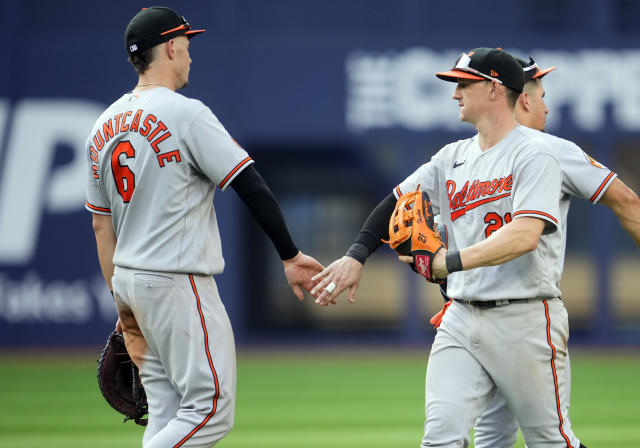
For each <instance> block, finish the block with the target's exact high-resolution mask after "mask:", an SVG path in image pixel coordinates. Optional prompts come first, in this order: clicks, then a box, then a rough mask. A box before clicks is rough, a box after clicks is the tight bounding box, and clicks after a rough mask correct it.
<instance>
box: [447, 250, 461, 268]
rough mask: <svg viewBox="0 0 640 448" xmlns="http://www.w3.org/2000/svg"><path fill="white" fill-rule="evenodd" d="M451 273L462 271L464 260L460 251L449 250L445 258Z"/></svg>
mask: <svg viewBox="0 0 640 448" xmlns="http://www.w3.org/2000/svg"><path fill="white" fill-rule="evenodd" d="M444 261H445V264H446V266H447V271H449V273H452V272H458V271H462V258H461V257H460V251H459V250H449V251H447V253H446V254H445V256H444Z"/></svg>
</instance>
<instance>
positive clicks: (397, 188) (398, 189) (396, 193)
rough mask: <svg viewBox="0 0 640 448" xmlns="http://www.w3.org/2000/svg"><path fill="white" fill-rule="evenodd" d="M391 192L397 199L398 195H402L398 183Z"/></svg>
mask: <svg viewBox="0 0 640 448" xmlns="http://www.w3.org/2000/svg"><path fill="white" fill-rule="evenodd" d="M393 193H394V194H395V195H396V199H398V198H399V197H400V196H402V191H401V190H400V185H398V186H397V187H396V188H394V190H393Z"/></svg>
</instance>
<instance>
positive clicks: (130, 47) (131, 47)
mask: <svg viewBox="0 0 640 448" xmlns="http://www.w3.org/2000/svg"><path fill="white" fill-rule="evenodd" d="M137 50H138V46H137V45H136V44H133V45H129V51H130V52H132V53H133V52H134V51H137Z"/></svg>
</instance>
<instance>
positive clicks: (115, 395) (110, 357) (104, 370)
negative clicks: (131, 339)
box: [98, 331, 148, 426]
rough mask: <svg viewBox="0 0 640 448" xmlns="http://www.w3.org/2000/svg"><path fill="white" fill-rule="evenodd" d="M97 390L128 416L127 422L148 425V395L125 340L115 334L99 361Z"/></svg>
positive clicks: (115, 407)
mask: <svg viewBox="0 0 640 448" xmlns="http://www.w3.org/2000/svg"><path fill="white" fill-rule="evenodd" d="M98 386H99V387H100V392H102V396H103V397H104V399H105V400H107V403H109V405H110V406H111V407H112V408H113V409H115V410H116V411H118V412H120V413H121V414H123V415H124V416H125V419H124V421H125V422H126V421H127V420H133V421H134V422H136V423H137V424H138V425H141V426H146V425H147V419H146V418H142V417H144V415H145V414H146V413H147V411H148V405H147V394H146V393H145V392H144V388H143V387H142V382H141V381H140V376H139V375H138V368H137V367H136V365H135V364H134V363H133V361H132V360H131V357H130V356H129V354H128V353H127V348H126V347H125V344H124V338H123V337H122V335H121V334H120V333H116V332H115V331H114V332H113V333H111V334H110V335H109V339H107V345H106V346H105V347H104V349H103V350H102V353H101V354H100V358H99V359H98Z"/></svg>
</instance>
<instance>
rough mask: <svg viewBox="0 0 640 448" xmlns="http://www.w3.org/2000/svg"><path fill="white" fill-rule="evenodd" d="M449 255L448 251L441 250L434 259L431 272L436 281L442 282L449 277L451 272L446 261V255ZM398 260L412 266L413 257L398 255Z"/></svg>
mask: <svg viewBox="0 0 640 448" xmlns="http://www.w3.org/2000/svg"><path fill="white" fill-rule="evenodd" d="M446 254H447V250H446V249H441V250H439V251H438V252H437V253H436V255H435V257H433V266H432V267H431V272H432V273H433V278H435V279H436V280H441V279H444V278H446V277H447V275H449V271H447V262H446V259H445V255H446ZM398 260H400V261H402V262H403V263H407V264H412V263H413V257H411V256H409V255H398Z"/></svg>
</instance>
